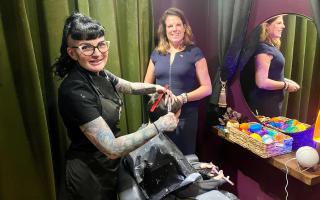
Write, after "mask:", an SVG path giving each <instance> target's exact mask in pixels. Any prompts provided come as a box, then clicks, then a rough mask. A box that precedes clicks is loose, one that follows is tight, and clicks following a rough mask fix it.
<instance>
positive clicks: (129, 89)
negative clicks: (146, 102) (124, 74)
mask: <svg viewBox="0 0 320 200" xmlns="http://www.w3.org/2000/svg"><path fill="white" fill-rule="evenodd" d="M157 87H161V86H159V85H154V84H150V83H138V82H134V83H133V82H129V81H126V80H124V79H121V78H119V82H118V84H117V85H116V89H117V90H118V91H119V92H122V93H125V94H138V95H142V94H151V93H155V92H156V91H158V90H162V88H157ZM163 90H164V88H163Z"/></svg>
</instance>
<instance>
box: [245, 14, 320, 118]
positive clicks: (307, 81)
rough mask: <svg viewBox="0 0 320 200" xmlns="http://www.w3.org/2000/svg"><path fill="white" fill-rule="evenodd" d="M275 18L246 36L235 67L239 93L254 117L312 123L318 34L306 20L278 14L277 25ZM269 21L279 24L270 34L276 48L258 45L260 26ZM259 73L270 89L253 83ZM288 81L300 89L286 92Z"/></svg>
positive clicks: (317, 94)
mask: <svg viewBox="0 0 320 200" xmlns="http://www.w3.org/2000/svg"><path fill="white" fill-rule="evenodd" d="M278 17H279V15H277V16H272V17H270V18H268V19H265V21H262V22H261V23H260V24H259V25H258V26H256V27H255V28H254V30H253V31H252V32H251V33H249V34H248V35H249V37H247V39H246V41H245V45H244V49H243V51H242V55H241V59H240V64H239V67H240V71H241V72H240V83H241V89H242V93H243V95H244V98H245V101H246V102H247V104H248V107H249V108H251V111H252V113H253V114H255V115H264V116H267V117H274V116H276V115H279V116H280V115H281V116H286V117H288V118H291V119H297V120H299V121H301V122H304V123H307V124H313V123H314V122H315V118H316V115H317V109H316V108H318V107H319V102H320V89H319V88H320V78H318V75H319V72H320V45H319V36H318V34H319V33H317V28H316V25H315V23H314V22H313V20H312V19H310V18H308V17H305V16H302V15H297V14H281V17H279V18H281V20H283V21H282V22H281V21H280V22H277V21H275V20H276V18H278ZM270 22H273V24H276V23H283V24H282V25H281V24H279V25H275V26H276V27H275V29H278V30H275V32H276V33H274V34H278V37H279V41H281V44H280V43H279V46H277V45H278V44H277V43H272V42H268V41H267V42H266V41H264V42H261V37H263V36H262V32H264V31H265V29H264V28H263V26H265V25H266V24H269V25H270V24H271V23H270ZM267 26H268V25H267ZM277 26H278V27H277ZM269 27H270V26H269ZM275 44H276V45H275ZM261 55H262V56H261ZM265 65H268V66H269V67H267V70H269V71H266V70H265V69H266V68H265V67H266V66H265ZM282 65H283V66H282ZM261 66H263V67H264V68H263V67H261ZM265 73H267V74H265ZM279 73H282V75H280V74H279ZM261 74H265V75H266V76H267V78H268V79H270V81H271V84H269V85H272V84H273V85H274V87H271V86H268V85H266V86H264V85H262V84H261V81H260V82H259V80H258V81H257V79H259V76H260V75H261ZM281 76H282V77H281ZM273 77H274V78H273ZM283 77H284V78H285V82H286V83H284V82H283V81H284V80H283ZM274 79H277V80H274ZM289 80H293V81H294V82H296V83H297V84H298V85H299V86H300V89H299V90H297V91H292V90H293V89H292V88H293V86H294V85H290V87H289V88H290V89H289V90H291V92H289V90H288V88H287V87H288V84H289V82H288V81H289ZM273 81H276V82H273ZM258 84H260V85H259V86H257V85H258ZM282 85H283V87H282ZM279 87H281V88H279ZM277 110H278V111H277Z"/></svg>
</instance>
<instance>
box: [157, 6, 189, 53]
mask: <svg viewBox="0 0 320 200" xmlns="http://www.w3.org/2000/svg"><path fill="white" fill-rule="evenodd" d="M168 16H177V17H179V18H180V19H181V21H182V23H183V25H184V27H185V33H184V37H183V45H185V46H188V45H191V44H193V41H192V39H193V38H192V37H193V34H192V29H191V26H190V25H189V22H188V20H187V18H186V17H185V16H184V13H183V11H182V10H180V9H178V8H169V9H167V10H166V11H164V13H163V14H162V16H161V18H160V21H159V26H158V37H159V43H158V46H157V47H156V50H157V51H158V52H160V53H161V54H167V53H168V50H169V49H170V44H169V41H168V38H167V34H166V19H167V17H168Z"/></svg>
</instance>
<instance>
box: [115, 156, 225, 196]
mask: <svg viewBox="0 0 320 200" xmlns="http://www.w3.org/2000/svg"><path fill="white" fill-rule="evenodd" d="M186 158H187V160H188V161H189V162H190V163H194V162H198V161H199V160H198V157H197V156H196V155H187V156H186ZM119 183H120V184H119V186H118V191H119V193H118V196H119V200H146V198H145V196H144V194H143V192H142V191H141V189H140V188H139V185H138V184H137V183H136V181H135V180H134V178H133V177H132V176H131V174H130V172H129V171H128V170H127V169H126V167H125V165H124V164H123V163H122V164H121V167H120V174H119ZM195 199H197V200H209V199H210V200H211V199H218V200H230V198H228V197H227V196H226V195H225V194H223V193H222V192H220V191H218V190H211V191H209V192H206V193H204V194H201V195H198V196H196V197H195Z"/></svg>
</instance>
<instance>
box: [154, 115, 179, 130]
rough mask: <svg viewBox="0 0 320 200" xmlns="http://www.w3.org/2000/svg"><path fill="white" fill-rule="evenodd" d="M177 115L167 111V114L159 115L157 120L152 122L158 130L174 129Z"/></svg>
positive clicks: (176, 123)
mask: <svg viewBox="0 0 320 200" xmlns="http://www.w3.org/2000/svg"><path fill="white" fill-rule="evenodd" d="M178 113H179V112H178ZM179 115H180V113H179ZM179 115H177V114H173V113H172V112H169V113H168V114H166V115H164V116H162V117H160V118H159V119H158V120H157V121H155V122H154V124H155V125H156V127H157V128H158V130H159V132H163V131H174V130H175V129H176V128H177V125H178V122H179V119H178V117H179Z"/></svg>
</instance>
